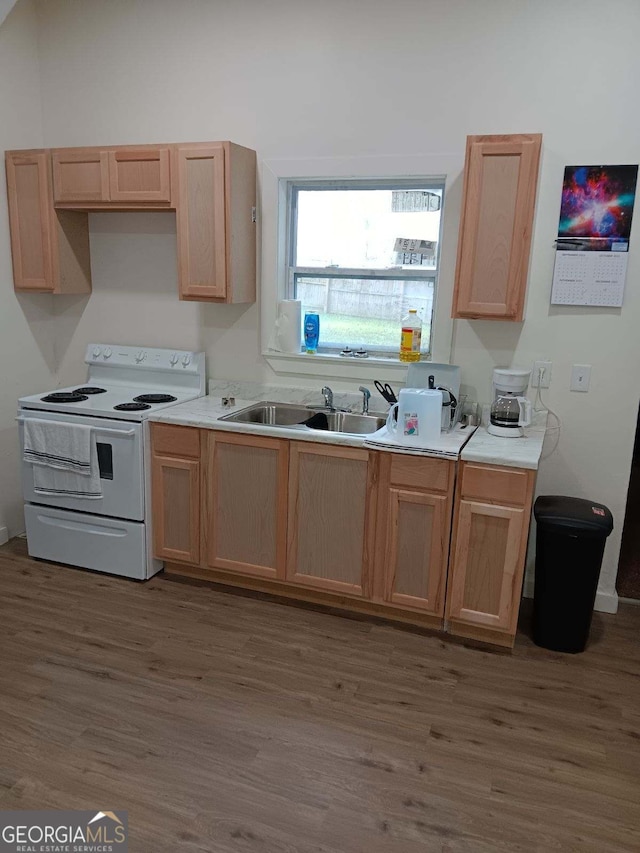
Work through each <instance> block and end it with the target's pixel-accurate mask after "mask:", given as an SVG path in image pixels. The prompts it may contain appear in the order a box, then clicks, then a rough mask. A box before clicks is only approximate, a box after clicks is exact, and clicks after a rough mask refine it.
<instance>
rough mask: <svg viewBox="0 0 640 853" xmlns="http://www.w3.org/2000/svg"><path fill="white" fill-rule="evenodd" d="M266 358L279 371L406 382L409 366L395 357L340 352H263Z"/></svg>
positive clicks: (340, 377)
mask: <svg viewBox="0 0 640 853" xmlns="http://www.w3.org/2000/svg"><path fill="white" fill-rule="evenodd" d="M262 355H263V356H264V358H265V360H266V361H267V363H268V364H269V366H270V367H271V368H272V369H273V370H274V371H275V372H276V373H286V374H295V375H305V376H322V377H329V376H331V377H334V378H336V379H362V380H364V379H372V380H373V379H379V378H381V379H390V378H393V379H395V381H396V382H403V381H404V379H405V377H406V375H407V367H408V365H407V364H405V363H404V362H401V361H398V360H396V359H393V358H375V357H372V356H370V357H369V358H344V357H343V356H340V355H328V354H320V353H317V354H316V355H308V354H306V353H300V354H299V355H298V353H290V352H275V351H274V350H267V351H266V352H263V353H262Z"/></svg>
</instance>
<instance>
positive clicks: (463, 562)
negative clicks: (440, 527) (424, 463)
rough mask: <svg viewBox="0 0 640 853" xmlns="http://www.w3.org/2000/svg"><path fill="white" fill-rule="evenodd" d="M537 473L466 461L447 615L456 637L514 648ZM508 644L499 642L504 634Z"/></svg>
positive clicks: (457, 507)
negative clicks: (485, 633) (483, 640)
mask: <svg viewBox="0 0 640 853" xmlns="http://www.w3.org/2000/svg"><path fill="white" fill-rule="evenodd" d="M534 482H535V472H534V471H528V470H524V469H517V468H511V469H508V468H498V467H495V466H485V465H478V464H475V463H462V476H461V479H460V483H459V486H458V500H457V504H456V512H455V521H454V537H453V546H452V562H451V567H450V571H449V585H448V589H447V606H446V616H447V619H449V620H450V625H449V629H450V631H451V632H452V633H454V634H460V635H462V636H471V637H476V638H478V639H482V636H483V631H488V632H489V634H488V638H489V639H490V640H491V641H499V642H502V644H503V645H508V646H511V645H513V639H514V637H515V632H516V627H517V620H518V611H519V609H520V598H521V594H522V579H523V574H524V563H525V555H526V547H527V536H528V531H529V519H530V515H531V500H532V496H533V488H534ZM500 635H502V636H503V640H499V636H500Z"/></svg>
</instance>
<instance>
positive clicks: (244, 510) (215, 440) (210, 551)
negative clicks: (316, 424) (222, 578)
mask: <svg viewBox="0 0 640 853" xmlns="http://www.w3.org/2000/svg"><path fill="white" fill-rule="evenodd" d="M287 472H288V442H287V441H286V440H284V439H277V438H266V437H261V436H252V435H237V434H232V433H210V434H209V454H208V467H207V479H208V490H207V491H208V495H207V505H208V507H207V526H206V531H205V536H206V538H207V539H208V543H207V560H208V564H209V565H210V566H212V567H214V568H220V569H227V570H232V571H240V572H243V573H246V574H251V575H259V576H261V577H270V578H275V579H280V580H284V577H285V558H286V536H287Z"/></svg>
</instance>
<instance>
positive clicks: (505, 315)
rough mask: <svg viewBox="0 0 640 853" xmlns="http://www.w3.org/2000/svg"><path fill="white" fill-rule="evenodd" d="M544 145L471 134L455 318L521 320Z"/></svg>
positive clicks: (537, 140)
mask: <svg viewBox="0 0 640 853" xmlns="http://www.w3.org/2000/svg"><path fill="white" fill-rule="evenodd" d="M541 145H542V136H541V134H520V135H513V136H469V137H467V154H466V161H465V173H464V190H463V200H462V215H461V218H460V234H459V238H458V260H457V266H456V282H455V290H454V296H453V316H454V317H467V318H473V317H479V318H482V317H485V318H489V319H502V320H522V317H523V313H524V301H525V291H526V285H527V274H528V269H529V254H530V250H531V235H532V230H533V214H534V209H535V197H536V186H537V181H538V164H539V161H540V148H541Z"/></svg>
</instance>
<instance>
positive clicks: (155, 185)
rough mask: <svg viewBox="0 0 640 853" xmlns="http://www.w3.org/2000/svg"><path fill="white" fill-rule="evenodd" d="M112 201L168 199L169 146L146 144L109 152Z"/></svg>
mask: <svg viewBox="0 0 640 853" xmlns="http://www.w3.org/2000/svg"><path fill="white" fill-rule="evenodd" d="M109 191H110V198H111V201H122V202H137V201H139V202H167V204H169V202H170V201H171V182H170V180H169V149H168V148H153V147H152V146H145V147H141V148H138V149H135V148H134V149H132V148H123V149H121V150H116V151H109Z"/></svg>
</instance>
